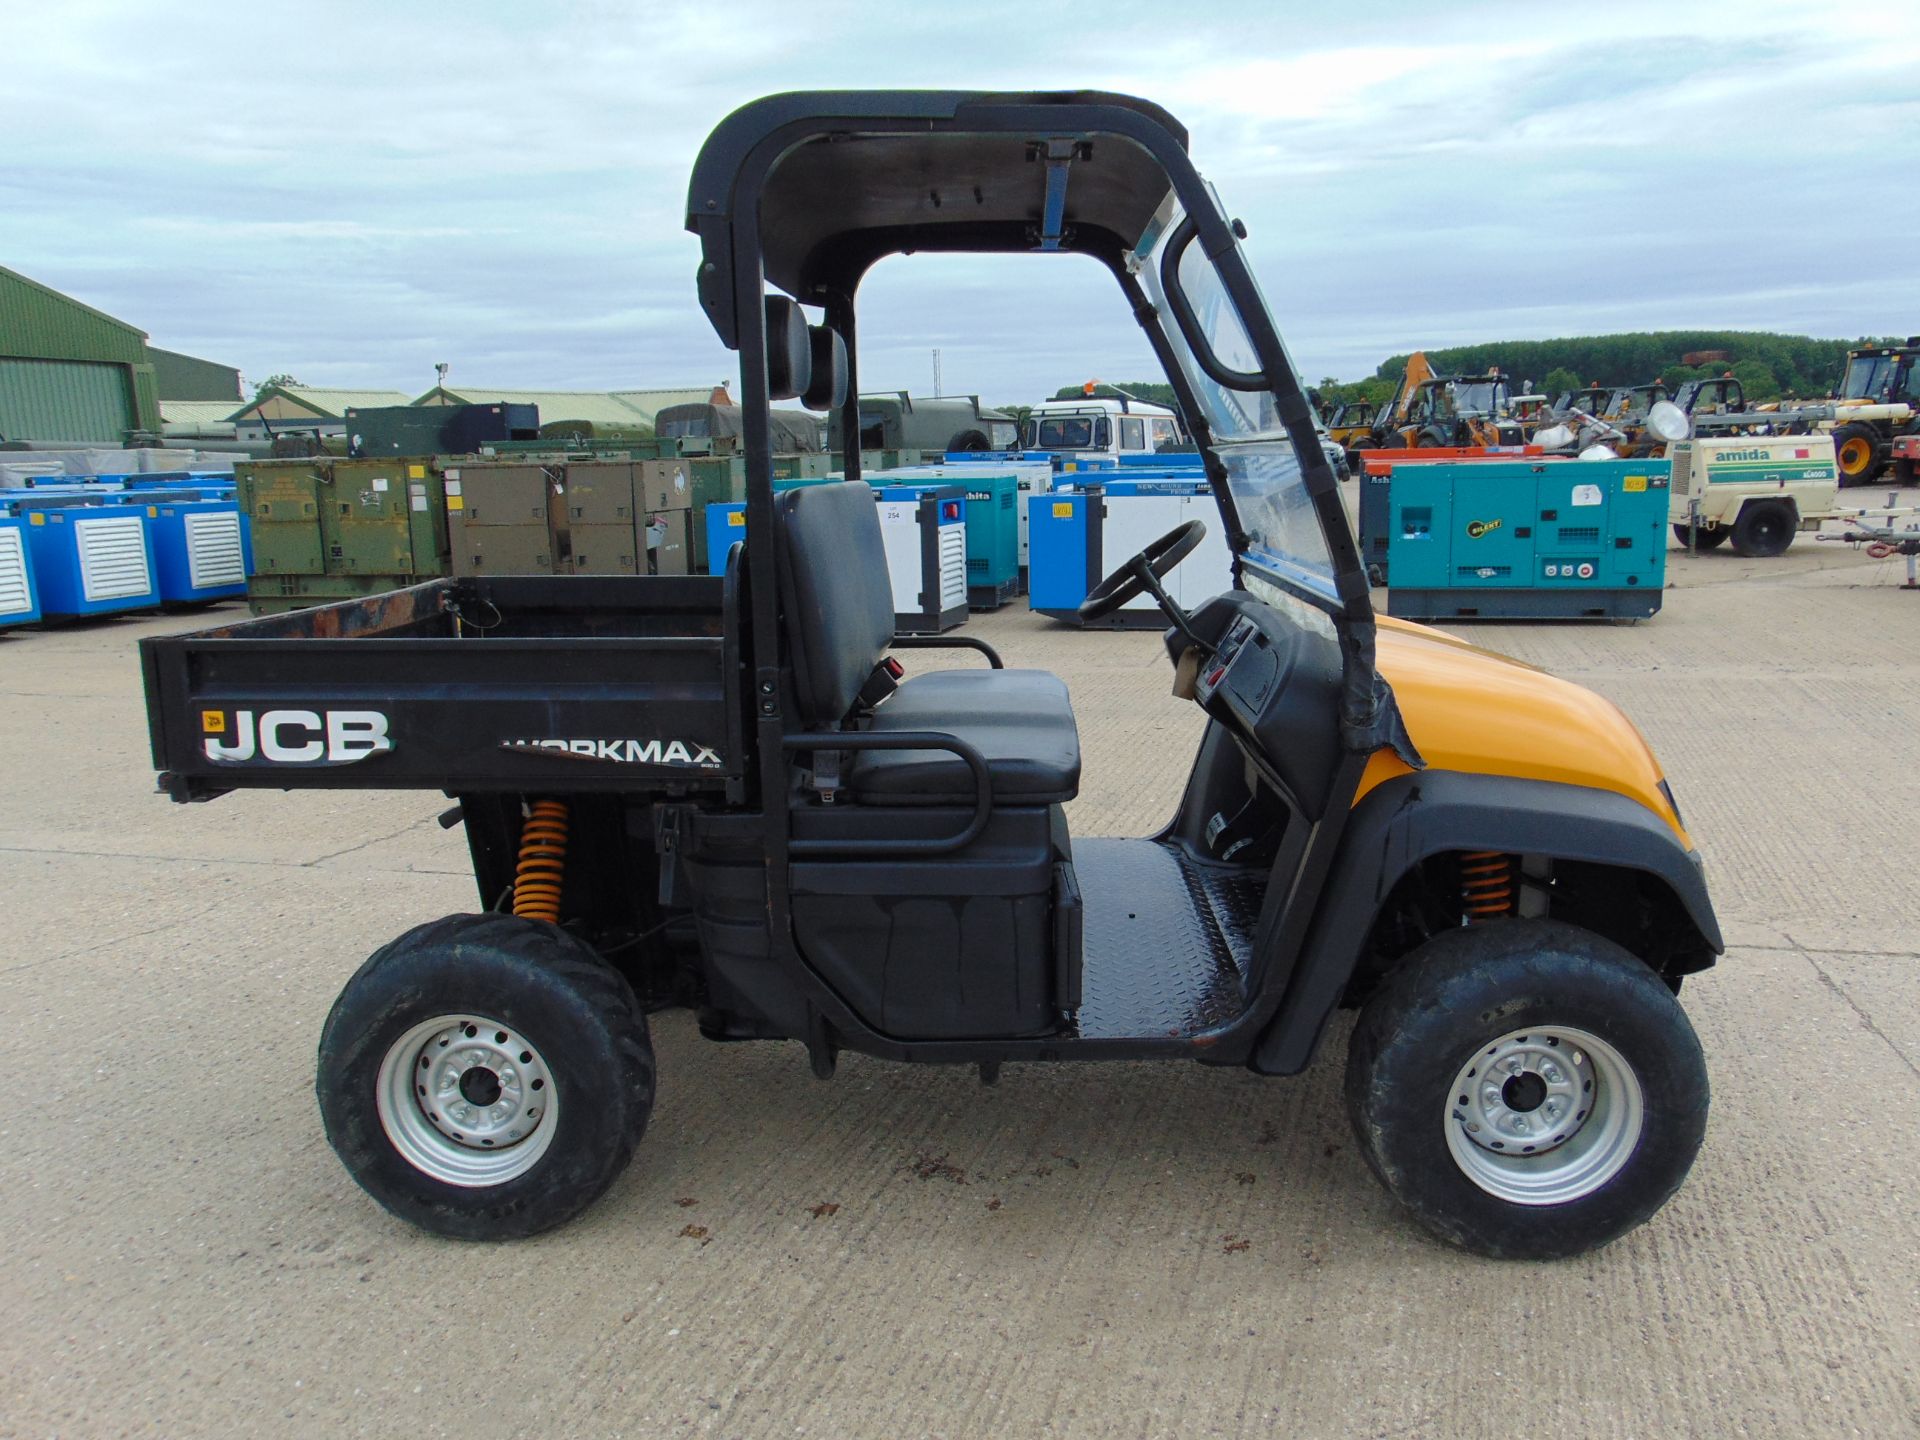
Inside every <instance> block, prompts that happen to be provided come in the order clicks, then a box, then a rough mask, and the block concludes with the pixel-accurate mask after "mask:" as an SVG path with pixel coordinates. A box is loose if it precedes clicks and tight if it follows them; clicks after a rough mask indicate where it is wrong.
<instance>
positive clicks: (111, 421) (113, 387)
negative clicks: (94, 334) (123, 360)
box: [0, 358, 134, 445]
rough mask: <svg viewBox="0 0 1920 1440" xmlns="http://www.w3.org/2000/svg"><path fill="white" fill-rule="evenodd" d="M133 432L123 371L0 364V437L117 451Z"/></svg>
mask: <svg viewBox="0 0 1920 1440" xmlns="http://www.w3.org/2000/svg"><path fill="white" fill-rule="evenodd" d="M133 428H134V423H133V404H132V396H131V395H130V394H129V393H128V389H127V368H126V367H125V366H124V365H108V364H100V363H92V364H89V363H87V362H85V361H80V360H9V359H5V358H0V436H4V437H5V438H6V439H8V440H92V441H97V442H99V443H101V444H106V445H119V444H120V443H122V442H123V441H124V440H125V439H126V437H127V431H129V430H131V429H133Z"/></svg>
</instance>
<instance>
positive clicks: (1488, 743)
mask: <svg viewBox="0 0 1920 1440" xmlns="http://www.w3.org/2000/svg"><path fill="white" fill-rule="evenodd" d="M1378 623H1379V632H1378V640H1377V657H1378V664H1379V669H1380V673H1381V674H1382V675H1383V676H1385V677H1386V680H1387V683H1388V684H1389V685H1391V686H1393V694H1394V699H1395V700H1396V701H1398V702H1399V706H1400V718H1401V719H1402V720H1403V721H1404V722H1405V724H1406V727H1407V733H1408V734H1409V735H1410V736H1412V737H1413V743H1414V746H1415V747H1416V748H1417V749H1418V750H1419V751H1420V754H1421V757H1422V758H1423V759H1425V760H1426V762H1427V766H1428V768H1429V769H1433V770H1457V771H1463V772H1465V773H1468V774H1474V775H1507V776H1512V777H1514V778H1516V779H1521V780H1550V781H1555V782H1557V783H1559V784H1562V785H1584V786H1587V787H1589V788H1591V789H1595V790H1611V791H1614V792H1615V793H1616V794H1620V795H1625V796H1626V797H1627V798H1628V799H1630V800H1637V801H1638V802H1639V803H1640V804H1642V805H1644V806H1646V807H1647V809H1649V810H1651V811H1652V812H1653V813H1654V814H1656V815H1658V816H1659V817H1660V818H1661V819H1662V820H1664V821H1666V822H1667V824H1668V825H1670V826H1671V827H1672V828H1673V832H1674V834H1675V835H1676V836H1678V837H1679V839H1680V843H1681V844H1682V845H1684V846H1686V847H1687V848H1688V849H1692V848H1693V842H1692V840H1691V839H1689V838H1688V836H1687V832H1686V829H1685V827H1683V826H1682V825H1681V823H1680V817H1679V815H1677V814H1676V813H1675V812H1674V808H1673V806H1672V805H1671V804H1670V803H1669V802H1668V800H1667V797H1666V796H1665V795H1664V794H1663V793H1662V792H1661V789H1660V784H1661V781H1662V780H1663V779H1664V778H1665V777H1664V776H1662V774H1661V773H1660V762H1659V761H1657V760H1656V759H1654V756H1653V751H1652V749H1651V748H1650V747H1649V746H1648V745H1647V742H1646V740H1645V739H1644V738H1642V736H1641V734H1640V732H1639V730H1637V729H1635V728H1634V724H1633V722H1632V721H1631V720H1629V719H1627V717H1626V716H1625V715H1623V714H1622V713H1621V712H1620V708H1619V707H1618V706H1617V705H1615V704H1614V703H1613V702H1612V701H1611V700H1607V699H1604V698H1603V697H1601V696H1599V695H1596V694H1595V693H1594V692H1593V691H1591V690H1588V689H1586V688H1585V687H1584V686H1580V685H1575V684H1573V683H1572V682H1571V681H1568V680H1562V679H1560V678H1558V677H1557V676H1554V675H1549V674H1548V673H1547V672H1546V671H1544V670H1541V669H1538V668H1537V667H1535V666H1532V665H1528V664H1525V663H1524V662H1522V661H1519V660H1514V659H1510V658H1509V657H1507V656H1505V655H1500V654H1497V653H1495V652H1494V651H1492V650H1482V649H1481V648H1480V647H1479V646H1477V645H1469V644H1468V643H1467V642H1466V641H1464V640H1459V639H1456V638H1454V637H1453V636H1451V635H1447V634H1444V633H1443V632H1441V631H1439V630H1434V629H1431V628H1429V627H1427V626H1425V625H1414V624H1410V623H1409V622H1407V621H1405V620H1393V619H1389V618H1387V617H1385V616H1381V617H1379V620H1378ZM1411 773H1412V771H1410V770H1409V769H1408V767H1407V766H1406V764H1405V763H1404V762H1403V761H1401V760H1400V758H1399V757H1398V756H1396V755H1395V754H1394V753H1393V752H1392V751H1391V750H1379V751H1376V752H1375V753H1374V755H1373V758H1372V759H1371V760H1369V761H1368V762H1367V768H1366V772H1365V773H1364V774H1363V775H1362V776H1361V779H1360V789H1359V791H1358V792H1357V793H1356V794H1355V796H1354V802H1355V803H1356V804H1358V803H1359V801H1360V800H1361V799H1362V798H1363V797H1364V796H1365V795H1366V794H1367V793H1368V792H1369V791H1371V790H1372V789H1373V788H1374V787H1375V786H1376V785H1380V784H1382V783H1384V782H1385V781H1388V780H1391V779H1393V778H1394V777H1395V776H1397V775H1408V774H1411Z"/></svg>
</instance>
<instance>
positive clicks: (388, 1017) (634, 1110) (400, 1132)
mask: <svg viewBox="0 0 1920 1440" xmlns="http://www.w3.org/2000/svg"><path fill="white" fill-rule="evenodd" d="M653 1077H654V1071H653V1049H652V1046H651V1045H650V1044H649V1043H648V1039H647V1027H646V1020H645V1017H644V1016H643V1015H642V1013H641V1011H640V1007H639V1005H638V1004H637V1003H636V1002H635V1000H634V996H633V992H632V990H631V989H629V988H628V986H627V982H626V981H625V980H624V979H622V978H621V977H620V976H619V975H618V974H617V973H615V972H614V970H613V969H612V968H611V967H610V966H608V965H607V963H606V962H605V961H603V960H602V959H600V957H599V956H598V955H596V954H595V953H594V952H593V951H592V950H591V949H589V948H588V947H587V946H586V945H584V944H583V943H581V942H580V941H579V940H576V939H574V938H573V937H572V936H571V935H568V934H567V933H566V932H565V931H563V930H560V929H558V928H556V927H555V926H552V925H548V924H545V923H543V922H541V921H537V920H525V919H520V918H517V917H515V916H512V915H494V914H487V915H450V916H448V917H447V918H446V919H444V920H435V921H432V922H431V923H429V924H426V925H421V926H418V927H416V928H415V929H413V930H410V931H408V932H407V933H406V934H405V935H402V936H401V937H400V938H399V939H397V940H395V941H393V942H392V943H391V944H389V945H387V946H385V947H384V948H382V949H381V950H379V951H377V952H375V954H374V955H373V957H372V958H371V959H370V960H368V961H367V963H366V964H365V965H363V966H361V967H360V970H359V973H357V974H356V975H355V976H354V977H353V979H352V980H350V981H348V982H347V986H346V988H345V989H344V990H342V991H341V992H340V998H339V999H338V1000H337V1001H335V1002H334V1007H333V1012H332V1013H331V1014H330V1015H329V1016H328V1017H327V1024H326V1028H325V1029H324V1030H323V1031H322V1033H321V1037H320V1054H319V1067H318V1073H317V1075H316V1078H315V1082H314V1089H315V1092H316V1093H317V1095H318V1096H319V1100H320V1115H321V1119H322V1121H323V1123H324V1124H325V1127H326V1132H327V1139H328V1141H329V1142H330V1143H331V1144H332V1146H333V1148H334V1152H335V1153H336V1154H338V1155H339V1157H340V1160H341V1163H342V1164H344V1165H345V1166H346V1167H347V1172H348V1173H349V1174H350V1175H352V1176H353V1178H354V1179H355V1180H356V1181H358V1182H359V1184H360V1185H361V1187H362V1188H364V1189H365V1190H366V1191H367V1193H368V1194H370V1195H372V1196H373V1198H374V1199H376V1200H378V1201H379V1202H380V1203H381V1204H382V1205H384V1206H385V1207H386V1208H387V1209H388V1210H390V1211H392V1212H393V1213H394V1214H395V1215H398V1216H399V1217H400V1218H401V1219H403V1220H410V1221H412V1222H413V1223H414V1224H416V1225H418V1226H420V1227H421V1228H422V1229H426V1230H431V1231H433V1232H435V1233H436V1234H440V1235H448V1236H452V1237H454V1238H455V1239H461V1240H503V1239H514V1238H518V1237H521V1236H525V1235H533V1234H537V1233H539V1232H540V1231H542V1230H547V1229H551V1228H552V1227H553V1226H555V1225H559V1224H561V1223H562V1222H564V1221H567V1220H570V1219H572V1218H573V1217H574V1216H575V1215H577V1214H579V1213H580V1212H581V1211H582V1210H584V1209H586V1207H587V1206H588V1205H590V1204H591V1203H593V1201H594V1200H596V1199H597V1198H599V1196H600V1195H601V1194H602V1193H603V1192H604V1191H605V1190H606V1188H607V1187H608V1186H609V1185H611V1184H612V1183H613V1181H614V1180H615V1178H616V1177H617V1176H618V1175H619V1174H620V1172H621V1171H622V1170H623V1169H625V1168H626V1165H627V1162H628V1160H629V1159H631V1158H632V1155H633V1149H634V1146H635V1145H637V1144H638V1143H639V1141H640V1137H641V1135H642V1134H643V1133H644V1131H645V1130H646V1125H647V1117H648V1115H649V1114H650V1113H651V1112H652V1109H653V1083H654V1080H653Z"/></svg>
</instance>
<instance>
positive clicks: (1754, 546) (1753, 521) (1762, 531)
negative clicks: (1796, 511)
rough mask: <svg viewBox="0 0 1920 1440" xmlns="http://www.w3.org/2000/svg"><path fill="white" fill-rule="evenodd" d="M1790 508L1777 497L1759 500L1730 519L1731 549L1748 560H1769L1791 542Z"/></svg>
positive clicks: (1779, 553) (1781, 553)
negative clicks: (1731, 522) (1731, 528)
mask: <svg viewBox="0 0 1920 1440" xmlns="http://www.w3.org/2000/svg"><path fill="white" fill-rule="evenodd" d="M1794 528H1795V527H1794V515H1793V511H1792V510H1790V509H1788V508H1787V507H1786V506H1785V505H1783V504H1782V503H1781V502H1780V501H1778V500H1758V501H1755V502H1754V503H1752V504H1750V505H1748V506H1746V507H1745V508H1744V509H1742V510H1741V512H1740V514H1739V517H1738V518H1737V519H1735V521H1734V522H1733V550H1734V553H1735V554H1736V555H1744V556H1746V557H1747V558H1748V559H1749V560H1771V559H1773V558H1774V556H1776V555H1784V554H1786V553H1787V547H1788V546H1789V545H1791V544H1793V532H1794Z"/></svg>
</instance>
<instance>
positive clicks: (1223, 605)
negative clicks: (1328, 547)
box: [1194, 592, 1341, 814]
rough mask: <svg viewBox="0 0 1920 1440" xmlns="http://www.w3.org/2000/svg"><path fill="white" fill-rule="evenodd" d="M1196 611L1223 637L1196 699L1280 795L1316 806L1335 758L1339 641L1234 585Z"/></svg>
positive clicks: (1204, 625) (1204, 628)
mask: <svg viewBox="0 0 1920 1440" xmlns="http://www.w3.org/2000/svg"><path fill="white" fill-rule="evenodd" d="M1209 612H1211V613H1209ZM1223 612H1224V613H1223ZM1196 619H1197V620H1198V621H1199V622H1200V623H1199V626H1198V628H1199V630H1200V633H1202V634H1207V633H1209V632H1210V633H1214V634H1218V635H1219V636H1220V639H1219V641H1218V643H1217V645H1216V647H1215V649H1214V653H1213V654H1212V656H1211V657H1209V658H1208V659H1207V660H1205V661H1204V662H1202V664H1201V667H1200V672H1199V674H1197V675H1196V676H1195V677H1194V699H1195V700H1196V701H1197V702H1198V703H1199V705H1200V707H1201V708H1202V709H1203V710H1205V711H1206V712H1207V714H1208V715H1210V716H1211V717H1212V718H1213V719H1214V720H1215V721H1216V722H1218V723H1219V724H1220V725H1221V726H1223V727H1224V728H1225V729H1226V730H1227V731H1228V732H1229V733H1230V734H1231V735H1232V736H1233V737H1234V740H1235V741H1236V743H1237V745H1238V747H1239V749H1240V750H1241V752H1242V753H1243V754H1244V755H1245V756H1246V757H1247V759H1248V760H1249V761H1250V762H1251V763H1252V764H1253V766H1254V768H1255V769H1256V770H1258V771H1259V772H1260V773H1261V774H1263V775H1264V776H1265V777H1266V778H1267V780H1268V781H1269V782H1270V783H1272V784H1273V785H1275V787H1276V788H1277V789H1278V790H1279V791H1280V793H1281V794H1282V795H1284V796H1287V797H1289V799H1290V800H1291V801H1293V802H1294V803H1298V804H1301V805H1304V807H1305V808H1306V810H1307V811H1308V812H1309V813H1311V814H1318V813H1319V806H1320V804H1321V803H1322V801H1323V799H1324V796H1325V794H1326V792H1327V788H1328V785H1329V784H1330V783H1331V781H1332V778H1333V775H1334V771H1335V769H1336V768H1337V766H1338V764H1339V759H1340V726H1339V715H1340V698H1339V697H1340V674H1341V668H1340V654H1339V647H1338V645H1337V643H1336V642H1335V641H1334V640H1333V639H1332V638H1331V637H1329V636H1322V635H1320V634H1319V633H1318V632H1316V631H1313V630H1309V629H1306V628H1303V627H1301V626H1299V625H1296V624H1293V623H1291V622H1290V621H1289V620H1288V619H1287V618H1286V617H1285V616H1284V615H1282V614H1280V613H1278V612H1276V611H1274V610H1272V609H1270V608H1269V607H1267V606H1266V605H1263V604H1261V603H1260V602H1259V601H1258V600H1255V599H1253V598H1251V597H1249V596H1247V595H1245V594H1243V593H1238V592H1236V593H1234V594H1232V595H1228V596H1216V597H1215V598H1214V599H1212V600H1210V601H1208V602H1207V604H1206V605H1205V606H1203V607H1202V608H1201V610H1200V612H1198V613H1197V615H1196Z"/></svg>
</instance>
